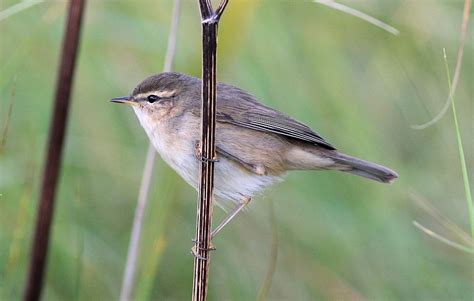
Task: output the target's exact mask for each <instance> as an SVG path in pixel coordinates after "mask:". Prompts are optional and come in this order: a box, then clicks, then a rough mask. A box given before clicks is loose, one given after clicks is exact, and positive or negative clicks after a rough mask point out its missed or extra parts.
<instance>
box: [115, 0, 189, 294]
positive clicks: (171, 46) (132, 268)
mask: <svg viewBox="0 0 474 301" xmlns="http://www.w3.org/2000/svg"><path fill="white" fill-rule="evenodd" d="M180 11H181V0H175V2H174V7H173V16H172V21H171V29H170V34H169V36H168V46H167V50H166V57H165V63H164V67H163V71H164V72H168V71H171V69H172V66H173V60H174V56H175V52H176V40H177V34H178V25H179V15H180ZM155 160H156V150H155V148H154V147H153V145H152V144H151V143H149V145H148V151H147V155H146V160H145V166H144V168H143V175H142V180H141V184H140V190H139V193H138V201H137V207H136V209H135V216H134V219H133V226H132V234H131V235H130V243H129V246H128V253H127V262H126V264H125V271H124V275H123V280H122V289H121V292H120V300H121V301H126V300H130V298H131V295H132V291H133V284H134V279H135V274H136V269H137V268H136V266H137V258H138V247H139V244H140V238H141V233H142V227H143V215H144V212H145V208H146V205H147V202H148V195H149V191H150V184H151V181H152V177H153V169H154V166H155Z"/></svg>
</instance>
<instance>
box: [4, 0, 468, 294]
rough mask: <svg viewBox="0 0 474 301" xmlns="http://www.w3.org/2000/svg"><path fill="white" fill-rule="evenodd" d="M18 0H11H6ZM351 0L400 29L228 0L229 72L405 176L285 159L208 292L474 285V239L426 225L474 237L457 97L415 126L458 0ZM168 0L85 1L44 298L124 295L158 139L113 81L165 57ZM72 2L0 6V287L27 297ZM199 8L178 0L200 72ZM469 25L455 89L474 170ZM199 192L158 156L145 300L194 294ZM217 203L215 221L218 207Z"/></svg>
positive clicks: (456, 18)
mask: <svg viewBox="0 0 474 301" xmlns="http://www.w3.org/2000/svg"><path fill="white" fill-rule="evenodd" d="M16 3H17V1H13V0H2V1H1V2H0V10H4V9H6V8H7V7H9V6H11V5H13V4H16ZM344 3H345V4H347V5H349V6H351V7H353V8H355V9H358V10H361V11H363V12H366V13H368V14H370V15H372V16H374V17H376V18H379V19H380V20H382V21H384V22H386V23H388V24H390V25H392V26H394V27H396V28H397V29H398V30H399V31H400V35H399V36H394V35H392V34H390V33H388V32H386V31H383V30H381V29H380V28H377V27H375V26H373V25H371V24H369V23H367V22H365V21H362V20H360V19H358V18H355V17H353V16H350V15H347V14H345V13H342V12H339V11H336V10H334V9H331V8H328V7H326V6H323V5H321V4H316V3H312V2H311V1H274V0H261V1H257V0H255V1H251V0H233V1H232V0H231V1H230V4H229V6H228V8H227V10H226V12H225V14H224V16H223V19H222V21H221V23H220V28H219V29H220V33H219V56H218V57H219V62H218V79H219V80H220V81H224V82H228V83H232V84H234V85H237V86H239V87H241V88H243V89H245V90H248V91H250V92H251V93H253V94H254V95H256V96H257V97H258V98H259V99H261V100H262V102H264V103H265V104H267V105H270V106H272V107H274V108H277V109H279V110H281V111H283V112H286V113H288V114H289V115H291V116H293V117H295V118H296V119H298V120H300V121H302V122H304V123H306V124H308V125H309V126H311V127H312V128H314V129H315V130H316V131H318V132H319V133H320V134H321V135H322V136H323V137H324V138H325V139H327V140H328V141H329V142H330V143H332V144H333V145H335V146H336V147H337V148H338V149H340V150H341V151H344V152H346V153H348V154H351V155H354V156H358V157H361V158H364V159H367V160H371V161H374V162H378V163H381V164H384V165H386V166H389V167H391V168H393V169H394V170H396V171H397V172H398V173H399V174H400V179H399V180H398V181H396V182H395V183H394V184H393V185H391V186H389V185H381V184H378V183H375V182H373V181H368V180H365V179H363V178H359V177H354V176H350V175H347V174H342V173H336V172H293V173H291V174H289V175H288V177H287V179H286V181H285V182H283V183H281V184H279V185H277V186H274V187H272V188H271V189H269V190H268V191H266V193H265V194H264V195H262V196H260V197H258V198H256V199H255V201H254V202H253V204H252V206H251V210H248V211H247V212H245V213H244V214H241V215H240V216H238V217H237V218H236V219H235V220H234V221H233V222H232V223H231V224H230V225H229V226H227V227H226V228H225V230H224V231H223V232H222V233H221V234H220V235H219V236H218V237H217V238H216V239H215V240H214V245H215V246H216V247H217V251H215V252H213V253H212V255H213V257H212V265H211V278H210V283H209V287H210V300H255V299H256V298H257V296H258V295H259V292H261V291H262V286H265V285H264V283H265V282H266V280H265V279H267V283H268V279H269V277H270V276H272V277H273V279H272V282H271V286H270V289H269V291H268V295H267V299H268V300H472V298H473V283H474V282H473V281H474V272H473V270H474V269H473V267H474V266H473V257H472V254H469V253H468V252H465V251H461V250H458V249H456V248H453V247H451V246H448V245H447V244H444V243H442V242H441V241H439V240H438V239H435V238H433V237H431V236H428V235H426V234H425V233H423V232H422V231H421V230H420V229H418V228H416V227H415V226H414V224H413V221H417V222H418V223H419V224H421V225H423V226H425V227H427V228H429V229H431V230H433V231H434V232H436V233H438V234H440V235H442V236H443V237H444V238H447V239H449V240H451V241H454V242H457V243H459V244H462V245H466V246H468V245H467V243H468V242H469V241H468V239H464V240H463V236H467V237H469V236H470V234H469V233H470V231H469V229H470V225H469V218H468V210H467V203H466V196H465V193H464V185H463V177H462V173H461V165H460V157H459V152H458V144H457V141H456V129H455V126H454V121H453V114H452V112H451V110H449V111H448V112H447V114H446V115H445V116H444V118H443V119H441V120H440V121H439V122H437V123H436V124H435V125H433V126H431V127H429V128H427V129H425V130H415V129H413V128H412V127H411V126H412V125H414V124H420V123H424V122H427V121H429V120H430V119H431V118H433V117H434V116H435V115H436V114H437V113H438V112H439V111H440V110H441V108H442V107H443V105H444V103H445V101H446V98H447V96H448V94H449V86H448V80H447V78H446V71H445V63H444V60H443V51H442V49H443V48H446V52H447V55H448V56H447V61H448V63H449V65H450V69H451V74H452V73H453V72H454V67H455V60H456V53H457V49H458V45H459V37H460V27H461V21H462V13H463V5H464V1H461V0H459V1H455V0H449V1H448V0H439V1H435V0H413V1H395V0H390V1H375V0H367V1H344ZM172 5H173V3H172V1H171V0H170V1H164V0H163V1H117V0H114V1H104V0H91V1H88V3H87V5H86V13H85V20H84V27H83V31H82V43H81V48H80V53H79V60H78V69H77V72H76V77H75V84H74V92H73V104H72V108H71V115H70V122H69V125H68V135H67V140H66V145H65V152H64V160H63V169H62V174H61V180H60V185H59V189H58V194H57V200H56V201H57V202H56V210H55V216H54V228H53V234H52V239H51V244H50V253H49V257H48V258H49V259H48V266H47V274H46V283H45V290H44V293H43V299H44V300H116V299H118V296H119V293H120V287H121V282H122V273H123V269H124V264H125V260H126V255H127V246H128V242H129V235H130V230H131V226H132V220H133V214H134V210H135V205H136V198H137V192H138V187H139V184H140V179H141V175H142V168H143V164H144V160H145V155H146V150H147V145H148V140H147V138H146V136H145V133H144V131H143V130H142V128H141V127H140V125H139V123H138V121H137V120H136V117H135V116H134V114H133V112H132V110H131V109H130V108H127V107H125V106H119V105H113V104H111V103H109V99H110V98H112V97H117V96H123V95H127V94H129V93H130V91H131V90H132V89H133V88H134V86H135V85H136V84H137V83H138V82H140V81H141V80H142V79H144V78H145V77H147V76H149V75H151V74H154V73H158V72H160V70H161V69H162V67H163V66H162V64H163V60H164V55H165V51H166V42H167V38H168V32H169V28H170V18H171V11H172ZM65 12H66V2H63V1H45V2H42V3H40V4H37V5H35V6H32V7H30V8H28V9H27V10H24V11H22V12H19V13H17V14H15V15H13V16H11V17H9V18H7V19H4V20H2V21H0V46H1V48H0V49H1V50H0V51H1V52H0V120H1V122H0V126H1V127H2V128H1V130H2V136H1V137H2V144H1V149H0V299H1V300H19V299H21V296H22V290H23V286H24V280H25V277H26V269H27V264H28V258H29V252H30V245H31V236H32V231H33V227H34V222H35V210H36V207H37V198H38V190H39V182H40V177H41V171H42V166H43V159H44V156H45V154H44V151H45V147H46V145H45V144H46V140H47V132H48V127H49V120H50V117H51V108H52V100H53V91H54V87H55V81H56V72H57V67H58V61H59V51H60V46H61V40H62V34H63V30H64V18H65ZM199 24H200V16H199V11H198V7H197V1H194V0H193V1H191V0H184V1H183V5H182V13H181V23H180V26H179V33H178V44H177V52H176V59H175V64H174V69H175V70H177V71H179V72H183V73H187V74H190V75H194V76H200V74H201V31H200V30H201V28H200V25H199ZM471 24H472V23H471ZM472 29H473V28H472V25H471V26H470V31H469V32H468V38H467V41H466V47H465V56H464V61H463V66H462V72H461V77H460V82H459V86H458V89H457V91H456V97H455V98H456V105H457V110H458V119H459V123H460V129H461V136H462V138H463V143H464V151H465V153H466V160H467V166H468V172H470V177H471V179H472V178H473V177H474V175H473V174H472V170H473V168H472V167H473V164H474V158H473V156H472V154H473V147H474V145H473V143H474V140H473V139H472V137H473V130H474V127H473V125H474V124H473V120H474V119H473V113H474V111H473V109H474V108H473V82H474V81H473V76H474V75H473V63H474V62H473V57H474V56H473V46H474V45H473V39H472ZM10 108H11V114H10V113H9V111H10ZM6 128H7V129H6ZM196 199H197V194H196V192H195V191H194V190H193V189H192V188H191V187H189V186H188V185H187V184H186V183H185V182H184V181H183V180H182V179H180V178H179V177H178V176H177V175H176V173H175V172H174V171H172V170H171V169H170V168H169V167H168V166H167V165H165V164H164V163H163V162H162V161H161V159H159V160H158V161H157V168H156V170H155V176H154V179H153V186H152V191H151V195H150V202H149V205H148V207H147V209H146V214H145V225H144V233H143V237H142V240H141V244H140V255H139V263H138V276H137V279H136V280H137V281H136V286H135V289H134V296H135V299H136V300H157V299H158V300H183V299H184V300H186V299H189V298H190V296H191V286H192V267H193V257H192V256H191V255H190V248H191V246H192V242H191V239H192V238H193V237H194V228H195V211H196ZM272 208H273V209H272ZM214 212H215V214H214V223H215V224H216V223H217V222H218V221H219V220H220V219H222V217H223V216H224V213H223V212H222V211H221V210H220V209H216V210H215V211H214ZM440 215H441V216H442V217H440ZM272 216H273V218H272ZM272 220H273V222H272ZM453 225H457V227H459V229H462V231H464V232H465V234H462V233H461V232H460V230H459V229H456V228H454V226H453ZM453 228H454V230H453ZM471 247H472V245H471ZM272 270H274V272H273V273H272ZM263 290H264V289H263Z"/></svg>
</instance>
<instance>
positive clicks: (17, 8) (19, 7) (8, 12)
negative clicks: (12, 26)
mask: <svg viewBox="0 0 474 301" xmlns="http://www.w3.org/2000/svg"><path fill="white" fill-rule="evenodd" d="M43 1H44V0H25V1H22V2H19V3H17V4H15V5H12V6H10V7H9V8H6V9H4V10H2V11H0V21H3V20H5V19H6V18H8V17H11V16H13V15H14V14H16V13H19V12H21V11H23V10H25V9H27V8H29V7H32V6H33V5H36V4H38V3H41V2H43Z"/></svg>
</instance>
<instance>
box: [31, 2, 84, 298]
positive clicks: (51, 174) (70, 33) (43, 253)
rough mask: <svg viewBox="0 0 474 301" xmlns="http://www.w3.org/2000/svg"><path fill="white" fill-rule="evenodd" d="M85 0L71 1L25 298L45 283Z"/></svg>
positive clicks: (32, 296)
mask: <svg viewBox="0 0 474 301" xmlns="http://www.w3.org/2000/svg"><path fill="white" fill-rule="evenodd" d="M84 2H85V0H71V2H70V3H69V14H68V18H67V27H66V32H65V35H64V40H63V49H62V53H61V64H60V66H59V72H58V79H57V85H56V95H55V103H54V111H53V118H52V120H51V124H50V129H49V141H48V144H47V145H48V149H47V152H46V160H45V165H44V170H43V178H42V184H41V193H40V198H39V207H38V211H37V217H36V227H35V233H34V236H33V248H32V252H31V259H30V266H29V271H28V278H27V285H26V289H25V295H24V300H28V301H29V300H38V299H39V298H40V295H41V289H42V287H43V276H44V269H45V266H46V259H47V255H48V243H49V236H50V232H51V231H50V230H51V223H52V219H53V211H54V200H55V195H56V187H57V184H58V178H59V171H60V168H61V158H62V153H63V145H64V137H65V131H66V125H67V119H68V112H69V103H70V98H71V89H72V82H73V77H74V70H75V66H76V61H77V50H78V46H79V36H80V31H81V24H82V23H81V21H82V15H83V11H84V4H85V3H84Z"/></svg>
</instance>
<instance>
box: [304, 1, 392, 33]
mask: <svg viewBox="0 0 474 301" xmlns="http://www.w3.org/2000/svg"><path fill="white" fill-rule="evenodd" d="M313 1H314V2H315V3H319V4H323V5H326V6H328V7H331V8H333V9H336V10H339V11H342V12H344V13H346V14H349V15H352V16H354V17H357V18H360V19H362V20H364V21H366V22H369V23H370V24H373V25H375V26H377V27H379V28H381V29H383V30H385V31H388V32H389V33H391V34H393V35H396V36H397V35H399V34H400V31H398V29H396V28H394V27H392V26H390V25H388V24H387V23H384V22H382V21H380V20H378V19H376V18H374V17H372V16H370V15H368V14H366V13H363V12H361V11H359V10H357V9H354V8H352V7H349V6H346V5H344V4H341V3H337V2H335V1H332V0H313Z"/></svg>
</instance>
